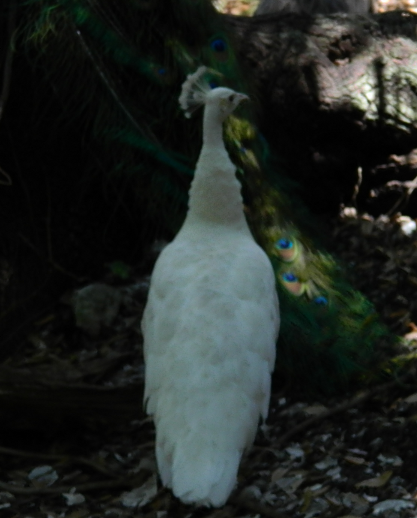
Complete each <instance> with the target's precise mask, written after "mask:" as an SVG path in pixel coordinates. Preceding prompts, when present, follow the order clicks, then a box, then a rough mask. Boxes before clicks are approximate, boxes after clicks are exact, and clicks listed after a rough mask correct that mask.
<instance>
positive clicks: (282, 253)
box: [274, 237, 299, 263]
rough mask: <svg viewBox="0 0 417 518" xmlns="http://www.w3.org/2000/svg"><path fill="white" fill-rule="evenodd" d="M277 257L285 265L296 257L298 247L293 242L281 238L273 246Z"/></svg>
mask: <svg viewBox="0 0 417 518" xmlns="http://www.w3.org/2000/svg"><path fill="white" fill-rule="evenodd" d="M274 247H275V250H276V253H277V255H278V256H279V257H280V258H281V259H282V260H283V261H285V262H286V263H290V262H292V261H295V259H297V257H298V251H299V246H298V245H297V243H296V242H295V241H292V240H291V239H287V238H286V237H281V238H280V239H278V241H276V242H275V244H274Z"/></svg>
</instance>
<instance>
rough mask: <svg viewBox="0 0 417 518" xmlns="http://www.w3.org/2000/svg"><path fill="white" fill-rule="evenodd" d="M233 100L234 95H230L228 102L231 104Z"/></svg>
mask: <svg viewBox="0 0 417 518" xmlns="http://www.w3.org/2000/svg"><path fill="white" fill-rule="evenodd" d="M234 99H235V94H230V95H229V101H230V102H231V103H232V102H233V101H234Z"/></svg>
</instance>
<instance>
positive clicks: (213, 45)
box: [210, 38, 226, 52]
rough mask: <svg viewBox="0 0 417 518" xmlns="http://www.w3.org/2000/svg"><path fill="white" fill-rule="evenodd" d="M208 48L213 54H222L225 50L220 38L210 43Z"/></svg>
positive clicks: (223, 42)
mask: <svg viewBox="0 0 417 518" xmlns="http://www.w3.org/2000/svg"><path fill="white" fill-rule="evenodd" d="M210 47H211V48H212V49H213V50H214V51H215V52H224V51H225V50H226V42H225V41H224V40H223V39H222V38H216V39H215V40H213V41H212V42H211V43H210Z"/></svg>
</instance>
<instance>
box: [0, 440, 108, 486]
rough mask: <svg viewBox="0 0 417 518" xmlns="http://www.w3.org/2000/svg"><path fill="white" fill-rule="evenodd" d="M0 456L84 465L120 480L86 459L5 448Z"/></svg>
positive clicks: (1, 450)
mask: <svg viewBox="0 0 417 518" xmlns="http://www.w3.org/2000/svg"><path fill="white" fill-rule="evenodd" d="M0 454H3V455H14V456H15V457H26V458H29V459H42V460H56V461H64V462H68V463H71V464H84V465H85V466H88V467H90V468H93V469H95V470H96V471H98V472H99V473H101V474H102V475H106V476H108V477H111V478H118V475H116V474H114V473H112V472H111V471H110V470H108V469H107V468H105V467H103V466H100V464H97V463H96V462H94V461H92V460H90V459H86V458H84V457H70V456H68V455H51V454H48V453H33V452H29V451H23V450H14V449H12V448H3V447H1V446H0Z"/></svg>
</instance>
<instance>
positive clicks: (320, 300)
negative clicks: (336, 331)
mask: <svg viewBox="0 0 417 518" xmlns="http://www.w3.org/2000/svg"><path fill="white" fill-rule="evenodd" d="M313 302H314V304H317V306H327V304H328V303H329V301H328V299H327V297H325V296H324V295H319V296H318V297H315V298H314V299H313Z"/></svg>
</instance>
